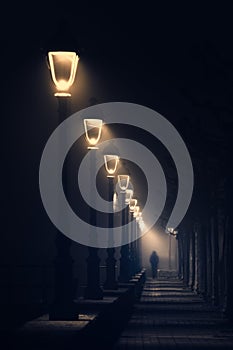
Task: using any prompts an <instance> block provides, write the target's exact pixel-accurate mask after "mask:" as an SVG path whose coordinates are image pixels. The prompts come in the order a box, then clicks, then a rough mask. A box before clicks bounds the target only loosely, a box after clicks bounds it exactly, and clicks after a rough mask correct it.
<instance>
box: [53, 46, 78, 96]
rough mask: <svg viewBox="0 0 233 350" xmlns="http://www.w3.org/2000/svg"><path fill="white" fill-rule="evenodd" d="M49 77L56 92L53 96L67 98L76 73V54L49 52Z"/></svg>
mask: <svg viewBox="0 0 233 350" xmlns="http://www.w3.org/2000/svg"><path fill="white" fill-rule="evenodd" d="M48 58H49V67H50V70H51V76H52V80H53V83H54V85H55V86H56V89H57V92H56V93H55V94H54V96H61V97H68V96H71V93H70V92H69V89H70V87H71V86H72V85H73V82H74V79H75V75H76V72H77V67H78V61H79V57H78V55H77V54H76V52H69V51H52V52H51V51H50V52H49V53H48Z"/></svg>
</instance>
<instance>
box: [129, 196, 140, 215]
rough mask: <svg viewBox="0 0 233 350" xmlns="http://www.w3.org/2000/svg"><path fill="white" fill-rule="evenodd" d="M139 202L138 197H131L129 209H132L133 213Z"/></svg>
mask: <svg viewBox="0 0 233 350" xmlns="http://www.w3.org/2000/svg"><path fill="white" fill-rule="evenodd" d="M137 202H138V201H137V199H134V198H132V199H130V202H129V210H130V212H131V213H133V212H134V208H135V207H136V205H137Z"/></svg>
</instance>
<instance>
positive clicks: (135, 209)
mask: <svg viewBox="0 0 233 350" xmlns="http://www.w3.org/2000/svg"><path fill="white" fill-rule="evenodd" d="M139 210H140V207H139V206H138V205H136V206H135V208H134V213H133V217H134V218H136V217H137V216H138V213H139Z"/></svg>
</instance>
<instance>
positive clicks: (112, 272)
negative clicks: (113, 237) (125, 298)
mask: <svg viewBox="0 0 233 350" xmlns="http://www.w3.org/2000/svg"><path fill="white" fill-rule="evenodd" d="M107 253H108V257H107V259H106V281H105V283H104V289H118V283H117V281H116V259H115V258H114V254H115V249H114V248H108V249H107Z"/></svg>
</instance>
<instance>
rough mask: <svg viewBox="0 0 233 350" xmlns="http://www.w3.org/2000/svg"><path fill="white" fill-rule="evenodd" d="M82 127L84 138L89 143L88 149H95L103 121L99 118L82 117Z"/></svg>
mask: <svg viewBox="0 0 233 350" xmlns="http://www.w3.org/2000/svg"><path fill="white" fill-rule="evenodd" d="M83 122H84V128H85V133H86V139H87V141H88V143H89V144H90V147H88V149H97V148H98V147H96V144H97V143H98V142H99V139H100V136H101V130H102V125H103V121H102V120H101V119H84V121H83Z"/></svg>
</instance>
